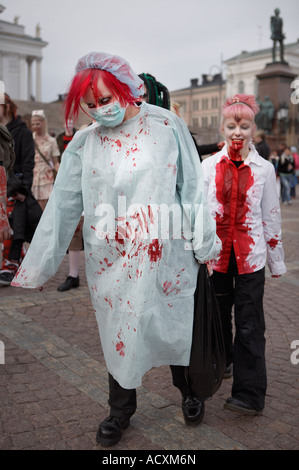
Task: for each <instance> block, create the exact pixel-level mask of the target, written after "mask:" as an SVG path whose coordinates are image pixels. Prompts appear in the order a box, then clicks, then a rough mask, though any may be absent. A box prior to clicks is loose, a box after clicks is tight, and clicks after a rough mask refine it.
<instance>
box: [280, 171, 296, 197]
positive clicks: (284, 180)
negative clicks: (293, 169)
mask: <svg viewBox="0 0 299 470" xmlns="http://www.w3.org/2000/svg"><path fill="white" fill-rule="evenodd" d="M279 176H280V182H281V186H282V192H281V200H282V202H290V201H291V184H292V179H293V175H292V173H289V174H287V173H280V174H279Z"/></svg>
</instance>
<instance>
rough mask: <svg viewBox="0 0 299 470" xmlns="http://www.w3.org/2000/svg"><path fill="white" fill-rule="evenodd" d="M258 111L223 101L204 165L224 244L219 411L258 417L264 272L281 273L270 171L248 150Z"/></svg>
mask: <svg viewBox="0 0 299 470" xmlns="http://www.w3.org/2000/svg"><path fill="white" fill-rule="evenodd" d="M258 110H259V108H258V105H257V103H256V100H255V97H254V96H252V95H236V96H234V97H233V98H229V99H227V100H226V102H225V104H224V107H223V121H222V125H221V131H222V133H223V134H224V138H225V141H226V144H225V146H224V147H223V149H222V150H221V151H220V152H218V153H217V154H215V155H213V156H212V157H209V158H207V159H206V160H204V161H203V165H202V166H203V172H204V180H205V187H206V194H207V197H208V201H209V205H210V211H211V215H212V216H213V217H214V219H215V220H216V227H217V235H218V236H219V238H220V239H221V241H222V249H221V252H220V256H219V258H218V259H217V260H216V261H214V262H213V263H212V268H213V275H212V279H213V281H214V286H215V291H216V294H217V297H218V303H219V305H220V310H221V317H222V323H223V332H224V337H225V342H226V361H227V371H226V372H227V376H229V375H231V369H232V368H233V386H232V396H231V397H230V398H228V399H227V401H226V403H225V408H227V409H230V410H234V411H238V412H241V413H247V414H258V413H260V412H261V411H262V409H263V408H264V401H265V393H266V386H267V378H266V365H265V336H264V332H265V320H264V312H263V294H264V283H265V265H266V264H268V267H269V269H270V272H271V274H272V277H279V276H280V275H281V274H283V273H285V272H286V267H285V264H284V252H283V248H282V242H281V218H280V206H279V200H278V197H277V191H276V178H275V171H274V167H273V165H272V164H271V163H270V162H268V161H266V160H265V159H264V158H262V157H261V156H260V155H259V154H258V153H257V151H256V149H255V147H254V146H253V145H252V138H253V136H254V132H255V130H256V126H255V122H254V118H255V115H256V114H257V113H258ZM233 305H234V306H235V311H234V313H235V326H236V333H235V338H234V343H233V335H232V307H233Z"/></svg>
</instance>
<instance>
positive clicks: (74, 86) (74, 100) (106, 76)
mask: <svg viewBox="0 0 299 470" xmlns="http://www.w3.org/2000/svg"><path fill="white" fill-rule="evenodd" d="M99 78H102V80H103V83H104V85H105V86H106V87H107V88H109V90H110V91H111V93H112V94H113V96H114V97H115V98H116V99H118V100H119V101H120V103H121V105H122V106H124V105H125V104H127V103H128V104H132V105H133V104H135V101H136V99H135V98H134V97H133V95H132V92H131V90H130V88H129V87H128V85H126V84H125V83H122V82H120V81H119V80H118V79H117V78H116V77H115V76H114V75H112V73H110V72H107V71H106V70H100V69H85V70H81V71H80V72H78V73H77V74H76V75H75V76H74V78H73V80H72V82H71V85H70V87H69V91H68V94H67V97H66V100H65V103H64V107H65V122H66V123H67V121H68V119H73V120H74V121H75V120H76V119H77V117H78V114H79V108H80V103H81V98H82V97H83V96H84V95H85V93H86V92H87V90H88V88H89V87H90V88H91V89H92V91H93V95H94V98H95V101H96V103H97V102H98V99H99V97H100V93H99V90H98V87H97V83H98V80H99Z"/></svg>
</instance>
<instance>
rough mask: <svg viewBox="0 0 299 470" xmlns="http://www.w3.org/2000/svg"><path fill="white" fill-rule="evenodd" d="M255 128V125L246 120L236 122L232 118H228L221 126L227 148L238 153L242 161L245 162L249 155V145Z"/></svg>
mask: <svg viewBox="0 0 299 470" xmlns="http://www.w3.org/2000/svg"><path fill="white" fill-rule="evenodd" d="M255 127H256V126H255V123H254V122H253V121H250V120H248V119H241V120H240V121H237V120H236V119H234V118H228V119H225V120H224V122H223V124H222V132H223V134H224V137H225V140H226V142H227V145H228V148H229V149H233V150H235V151H239V153H240V155H241V157H242V160H245V159H246V158H247V156H248V154H249V144H250V142H251V141H252V138H253V134H254V130H255Z"/></svg>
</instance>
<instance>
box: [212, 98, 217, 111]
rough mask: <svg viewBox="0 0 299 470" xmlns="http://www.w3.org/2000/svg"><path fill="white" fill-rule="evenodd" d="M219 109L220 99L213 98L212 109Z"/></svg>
mask: <svg viewBox="0 0 299 470" xmlns="http://www.w3.org/2000/svg"><path fill="white" fill-rule="evenodd" d="M217 108H218V97H217V96H214V97H213V98H212V109H217Z"/></svg>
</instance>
